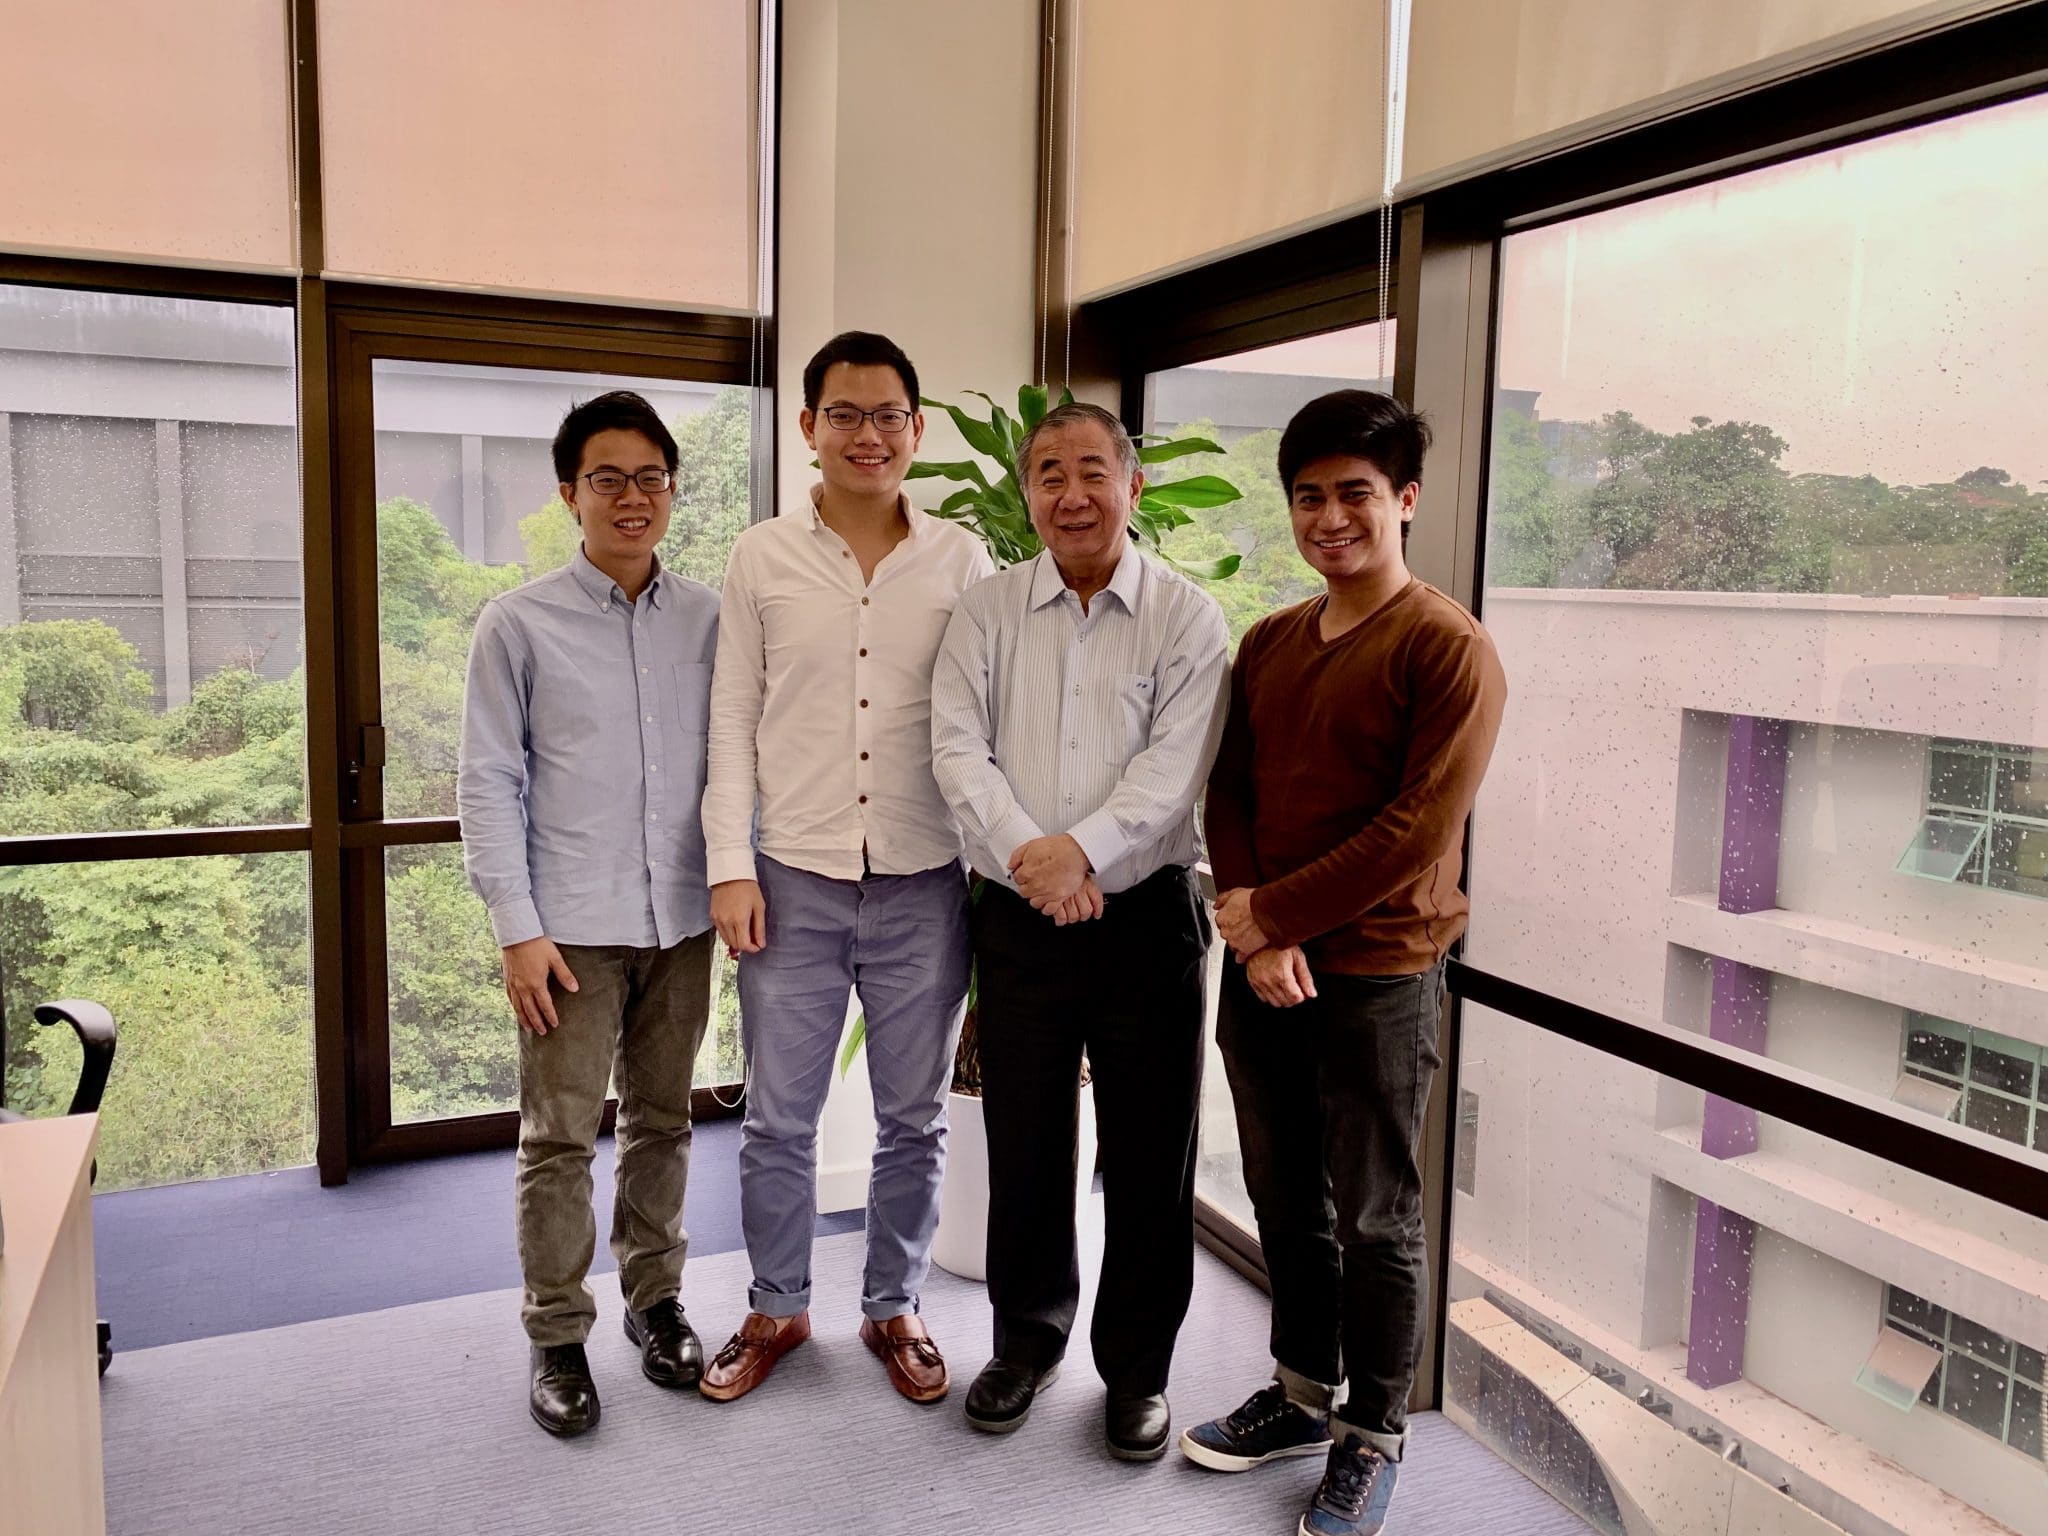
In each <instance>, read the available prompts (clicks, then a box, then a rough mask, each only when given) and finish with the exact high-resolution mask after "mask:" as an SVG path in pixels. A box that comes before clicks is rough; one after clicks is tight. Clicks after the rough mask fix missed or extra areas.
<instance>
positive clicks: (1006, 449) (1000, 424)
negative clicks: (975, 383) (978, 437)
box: [982, 395, 1024, 475]
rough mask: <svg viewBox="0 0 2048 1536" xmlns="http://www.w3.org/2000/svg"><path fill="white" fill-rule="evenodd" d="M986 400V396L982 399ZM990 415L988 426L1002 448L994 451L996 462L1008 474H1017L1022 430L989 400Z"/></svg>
mask: <svg viewBox="0 0 2048 1536" xmlns="http://www.w3.org/2000/svg"><path fill="white" fill-rule="evenodd" d="M982 398H983V399H988V397H987V396H986V395H984V396H983V397H982ZM989 409H990V411H991V412H992V415H991V416H990V419H989V425H990V426H991V427H992V428H993V429H994V430H995V434H996V441H997V442H998V443H999V444H1001V445H1002V446H1001V447H999V448H998V449H997V450H996V462H997V463H999V464H1001V465H1002V466H1003V469H1004V470H1005V471H1006V472H1007V473H1009V474H1013V475H1014V474H1015V473H1016V472H1017V449H1018V448H1019V447H1020V446H1022V444H1023V442H1024V429H1023V428H1022V427H1020V426H1019V425H1018V424H1017V423H1016V422H1014V421H1012V420H1011V419H1010V413H1009V412H1008V411H1006V410H1004V409H1003V408H1002V407H1001V406H1000V405H997V404H996V403H995V401H993V400H989Z"/></svg>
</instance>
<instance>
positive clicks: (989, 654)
mask: <svg viewBox="0 0 2048 1536" xmlns="http://www.w3.org/2000/svg"><path fill="white" fill-rule="evenodd" d="M1017 467H1018V472H1019V474H1020V476H1021V477H1022V479H1023V481H1024V489H1025V494H1026V495H1027V496H1028V498H1029V499H1030V503H1031V524H1032V527H1033V528H1034V529H1036V530H1037V532H1038V536H1039V538H1040V539H1042V540H1043V541H1044V543H1045V546H1046V547H1045V552H1044V553H1043V554H1041V555H1039V556H1038V557H1037V558H1036V559H1034V560H1030V561H1027V562H1025V563H1024V564H1023V565H1019V566H1013V567H1011V568H1010V569H1009V570H1006V571H1003V572H1002V573H1000V574H999V575H996V576H992V577H990V578H989V579H988V580H987V581H984V582H981V583H980V584H979V585H977V586H975V587H973V588H972V589H970V590H969V591H968V592H967V594H966V595H965V596H964V597H962V598H961V599H960V606H959V608H958V609H957V611H956V612H955V613H954V615H953V622H952V624H951V625H950V627H949V628H948V629H947V631H946V643H945V646H944V648H943V649H942V650H941V652H940V655H939V664H938V670H937V672H936V673H935V675H934V677H933V680H932V762H933V768H934V771H935V772H936V773H937V775H938V780H939V786H940V788H941V789H943V790H944V791H945V793H946V799H947V801H948V803H950V804H951V805H952V807H953V810H954V812H955V813H956V814H957V815H958V816H959V818H960V821H961V825H962V827H963V828H964V829H965V831H966V834H967V845H968V854H969V857H970V858H971V859H972V860H973V863H974V868H975V870H976V872H977V873H979V874H981V875H983V876H985V877H986V878H987V879H988V881H989V882H990V883H989V886H988V888H987V889H986V890H984V891H983V892H982V896H981V899H980V901H979V902H977V903H976V905H975V908H974V918H973V930H974V954H975V961H976V964H977V965H979V967H980V987H979V991H978V993H977V998H978V1003H977V1013H976V1037H975V1038H976V1041H977V1043H978V1045H979V1047H980V1051H981V1083H982V1112H983V1116H984V1119H985V1123H986V1124H987V1127H988V1154H989V1222H988V1230H989V1244H988V1294H989V1302H990V1304H991V1305H992V1306H993V1307H994V1308H995V1346H996V1358H995V1359H994V1360H992V1361H990V1362H989V1364H988V1366H987V1368H986V1369H984V1370H983V1371H982V1373H981V1375H980V1376H979V1377H978V1378H977V1379H976V1380H975V1383H974V1386H973V1388H972V1389H971V1390H970V1391H969V1392H968V1394H967V1419H968V1422H969V1423H971V1424H973V1425H974V1427H975V1428H977V1429H985V1430H989V1431H991V1432H993V1433H1003V1432H1006V1431H1008V1430H1013V1429H1015V1428H1017V1426H1018V1425H1019V1424H1021V1423H1022V1422H1023V1420H1024V1416H1025V1415H1026V1414H1027V1413H1028V1412H1029V1411H1030V1408H1031V1401H1032V1397H1033V1395H1034V1394H1035V1393H1036V1392H1037V1390H1038V1389H1039V1388H1040V1387H1041V1386H1043V1385H1044V1384H1045V1383H1046V1382H1047V1381H1049V1380H1050V1379H1051V1376H1052V1373H1053V1372H1054V1371H1055V1370H1056V1369H1057V1367H1058V1365H1059V1362H1060V1358H1061V1356H1062V1355H1063V1354H1064V1353H1065V1351H1066V1347H1067V1334H1068V1330H1069V1329H1071V1328H1072V1326H1073V1322H1074V1311H1075V1307H1076V1305H1077V1304H1078V1302H1079V1300H1080V1289H1081V1287H1080V1270H1079V1267H1078V1262H1077V1257H1076V1252H1075V1239H1074V1181H1075V1176H1076V1172H1077V1170H1076V1169H1075V1167H1074V1139H1075V1121H1076V1117H1077V1114H1078V1088H1079V1084H1080V1080H1081V1056H1082V1052H1083V1051H1084V1050H1085V1051H1086V1053H1087V1057H1088V1064H1089V1069H1090V1072H1091V1074H1092V1076H1093V1079H1094V1085H1095V1103H1096V1108H1097V1117H1096V1118H1097V1121H1098V1123H1099V1125H1100V1127H1101V1141H1102V1183H1103V1190H1104V1194H1105V1197H1106V1199H1107V1200H1108V1212H1109V1218H1108V1232H1107V1241H1106V1243H1105V1245H1104V1248H1103V1255H1102V1283H1101V1286H1100V1288H1099V1290H1098V1291H1097V1293H1096V1300H1095V1319H1094V1323H1093V1327H1092V1332H1091V1337H1090V1342H1091V1344H1092V1346H1093V1350H1094V1355H1095V1367H1096V1370H1097V1371H1098V1372H1099V1373H1100V1374H1101V1376H1102V1379H1103V1381H1104V1383H1105V1384H1106V1385H1107V1386H1108V1388H1109V1401H1108V1408H1107V1413H1106V1415H1105V1422H1104V1432H1105V1439H1106V1440H1107V1442H1108V1446H1109V1450H1110V1452H1111V1454H1112V1455H1116V1456H1120V1457H1123V1458H1126V1459H1128V1460H1149V1459H1151V1458H1152V1457H1155V1456H1157V1455H1159V1454H1160V1453H1161V1452H1163V1451H1164V1450H1165V1449H1166V1436H1167V1424H1168V1409H1167V1404H1166V1397H1165V1389H1166V1374H1167V1366H1168V1364H1169V1362H1170V1361H1171V1359H1172V1357H1173V1343H1174V1337H1175V1335H1176V1334H1177V1333H1178V1332H1179V1330H1180V1324H1181V1319H1182V1318H1183V1317H1184V1316H1186V1314H1187V1307H1188V1298H1189V1295H1190V1293H1191V1290H1192V1287H1193V1283H1194V1190H1195V1186H1194V1176H1195V1111H1196V1106H1197V1100H1198V1097H1199V1091H1200V1085H1201V1050H1202V979H1203V963H1204V957H1205V956H1206V954H1207V951H1208V943H1209V923H1208V916H1207V912H1206V910H1205V908H1204V906H1203V903H1202V899H1201V896H1200V893H1199V892H1198V890H1197V889H1196V886H1195V883H1194V876H1193V872H1192V866H1193V864H1194V863H1195V861H1196V859H1197V857H1198V856H1199V854H1200V843H1199V840H1198V838H1197V835H1196V830H1195V797H1196V796H1197V795H1199V794H1200V793H1201V790H1202V785H1203V782H1204V781H1205V780H1206V779H1207V777H1208V773H1209V765H1210V763H1211V761H1212V760H1213V759H1214V758H1215V755H1216V744H1217V739H1218V736H1219V734H1220V732H1221V731H1222V727H1223V704H1224V697H1225V689H1226V683H1227V673H1228V668H1229V656H1228V632H1227V630H1226V628H1225V625H1224V622H1223V613H1222V610H1221V609H1219V608H1218V607H1217V605H1216V601H1215V599H1214V598H1212V597H1210V596H1209V595H1208V594H1207V593H1206V592H1204V591H1202V589H1201V588H1199V587H1197V586H1196V585H1195V584H1194V583H1193V582H1191V581H1188V580H1186V579H1185V578H1184V577H1181V576H1179V575H1176V574H1175V573H1174V572H1172V571H1170V570H1168V569H1166V568H1165V567H1164V566H1162V565H1158V564H1155V563H1153V562H1152V561H1149V560H1146V559H1145V558H1144V557H1143V556H1141V555H1140V554H1139V553H1138V551H1137V548H1136V546H1135V545H1134V544H1132V543H1131V541H1130V539H1129V537H1128V529H1129V526H1130V515H1131V508H1132V506H1133V504H1134V503H1135V502H1136V500H1137V497H1138V493H1139V491H1140V490H1141V489H1142V488H1143V486H1144V483H1145V480H1144V476H1143V474H1141V473H1140V472H1139V469H1138V455H1137V450H1136V449H1135V448H1134V447H1133V446H1132V445H1131V440H1130V437H1129V436H1128V435H1127V434H1126V433H1125V431H1124V429H1123V425H1122V423H1120V422H1119V421H1118V420H1117V419H1116V418H1115V417H1114V416H1112V415H1110V414H1109V413H1108V412H1107V411H1104V410H1102V409H1100V408H1099V407H1097V406H1092V405H1068V406H1062V407H1060V408H1059V409H1058V410H1055V411H1053V412H1051V413H1049V414H1048V415H1047V416H1046V417H1045V419H1044V420H1043V421H1042V422H1041V423H1040V424H1039V425H1038V427H1037V428H1036V429H1034V431H1033V433H1032V434H1031V436H1029V437H1028V438H1026V439H1025V441H1024V444H1023V446H1022V449H1021V451H1020V452H1019V453H1018V455H1017ZM728 601H729V599H728Z"/></svg>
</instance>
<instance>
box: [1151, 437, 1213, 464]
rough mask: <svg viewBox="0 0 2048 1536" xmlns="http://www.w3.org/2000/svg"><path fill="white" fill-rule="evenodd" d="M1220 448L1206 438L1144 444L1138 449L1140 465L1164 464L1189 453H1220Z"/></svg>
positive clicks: (1184, 438) (1179, 438)
mask: <svg viewBox="0 0 2048 1536" xmlns="http://www.w3.org/2000/svg"><path fill="white" fill-rule="evenodd" d="M1222 451H1223V449H1222V447H1221V446H1220V445H1218V444H1216V443H1212V442H1210V441H1209V439H1208V438H1206V437H1176V438H1173V439H1171V440H1170V441H1167V442H1156V443H1145V444H1142V445H1141V446H1140V447H1139V449H1138V462H1139V463H1140V464H1164V463H1165V462H1166V461H1167V460H1168V459H1178V458H1181V457H1184V456H1185V455H1187V454H1190V453H1221V452H1222Z"/></svg>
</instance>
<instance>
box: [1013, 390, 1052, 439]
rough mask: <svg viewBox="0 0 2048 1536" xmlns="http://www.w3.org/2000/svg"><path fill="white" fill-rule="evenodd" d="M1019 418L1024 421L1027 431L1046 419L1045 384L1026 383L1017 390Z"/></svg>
mask: <svg viewBox="0 0 2048 1536" xmlns="http://www.w3.org/2000/svg"><path fill="white" fill-rule="evenodd" d="M1017 419H1018V420H1019V421H1021V422H1023V423H1024V430H1025V431H1026V432H1029V431H1030V430H1031V429H1032V428H1033V427H1035V426H1037V425H1038V424H1039V423H1040V422H1041V421H1043V420H1045V386H1044V385H1043V384H1026V385H1025V386H1024V387H1023V388H1021V389H1019V390H1018V391H1017Z"/></svg>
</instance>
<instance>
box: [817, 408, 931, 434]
mask: <svg viewBox="0 0 2048 1536" xmlns="http://www.w3.org/2000/svg"><path fill="white" fill-rule="evenodd" d="M823 415H824V417H825V420H826V421H827V422H829V423H830V424H831V427H832V430H833V431H835V432H852V431H854V430H856V429H857V428H858V427H859V426H860V424H861V423H862V422H863V421H873V422H874V424H875V430H876V431H877V432H888V433H892V434H893V433H897V432H901V431H902V430H903V429H904V428H905V427H907V426H909V425H910V412H908V411H906V410H904V409H903V408H902V407H900V406H894V405H885V406H883V407H882V408H881V409H880V410H879V411H863V410H859V409H856V408H855V407H853V406H850V405H828V406H826V407H825V410H824V412H823Z"/></svg>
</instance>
